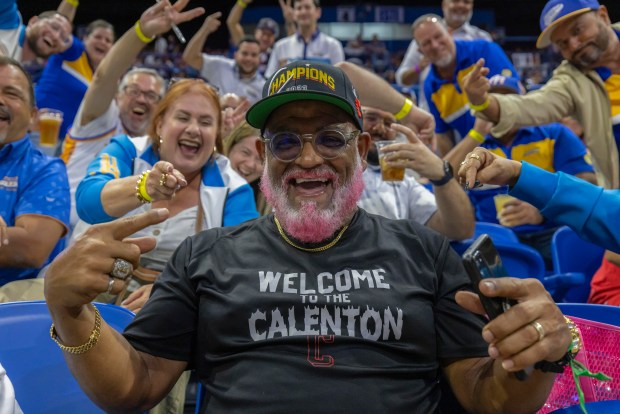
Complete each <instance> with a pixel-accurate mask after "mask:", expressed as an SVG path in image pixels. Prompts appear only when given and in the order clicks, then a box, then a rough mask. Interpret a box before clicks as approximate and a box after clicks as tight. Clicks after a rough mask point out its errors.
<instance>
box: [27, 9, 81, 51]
mask: <svg viewBox="0 0 620 414" xmlns="http://www.w3.org/2000/svg"><path fill="white" fill-rule="evenodd" d="M71 30H72V28H71V23H69V20H67V18H65V17H63V16H61V15H60V14H58V13H54V14H52V15H51V16H48V17H37V16H35V17H33V18H31V19H30V21H29V22H28V27H27V28H26V41H27V42H28V46H29V47H30V49H32V51H33V52H34V53H35V54H36V55H37V56H38V57H41V58H47V57H49V56H51V55H53V54H54V53H61V52H63V51H65V50H66V49H67V47H69V43H70V42H71Z"/></svg>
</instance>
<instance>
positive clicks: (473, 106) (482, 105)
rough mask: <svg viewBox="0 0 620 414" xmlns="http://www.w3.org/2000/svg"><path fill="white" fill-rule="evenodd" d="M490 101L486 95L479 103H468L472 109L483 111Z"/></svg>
mask: <svg viewBox="0 0 620 414" xmlns="http://www.w3.org/2000/svg"><path fill="white" fill-rule="evenodd" d="M490 103H491V101H490V100H489V98H488V97H487V99H486V100H485V101H484V102H482V103H481V104H480V105H474V104H473V103H471V102H470V103H469V108H470V109H473V110H474V111H484V110H485V109H487V108H488V107H489V104H490Z"/></svg>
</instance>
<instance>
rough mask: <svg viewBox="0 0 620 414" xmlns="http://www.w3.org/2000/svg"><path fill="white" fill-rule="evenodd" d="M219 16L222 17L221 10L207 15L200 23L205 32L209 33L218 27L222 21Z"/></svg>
mask: <svg viewBox="0 0 620 414" xmlns="http://www.w3.org/2000/svg"><path fill="white" fill-rule="evenodd" d="M221 17H222V12H215V13H213V14H210V15H208V16H207V18H206V19H205V21H204V23H203V24H202V28H203V30H204V31H205V32H206V33H207V34H211V33H213V32H215V31H216V30H217V29H219V28H220V25H221V24H222V22H220V18H221Z"/></svg>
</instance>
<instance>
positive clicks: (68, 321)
mask: <svg viewBox="0 0 620 414" xmlns="http://www.w3.org/2000/svg"><path fill="white" fill-rule="evenodd" d="M48 306H49V309H50V313H51V316H52V320H53V322H54V327H55V330H56V332H57V335H58V339H59V341H60V342H61V343H63V344H64V345H67V346H79V345H82V344H84V343H86V342H87V341H88V339H89V336H90V335H91V332H92V331H93V329H94V326H95V314H94V311H93V309H92V307H91V306H88V305H84V306H81V307H79V308H77V309H66V308H63V307H61V306H58V305H55V304H54V301H53V300H48ZM64 356H65V359H66V361H67V364H68V366H69V368H70V370H71V372H72V373H73V375H74V376H75V378H76V379H77V381H78V382H79V384H80V386H81V387H82V389H83V390H84V391H85V392H86V394H87V395H88V396H89V397H90V398H91V399H93V400H94V401H95V402H96V403H97V404H98V405H100V406H101V407H104V408H105V410H106V412H118V413H126V412H136V411H138V410H145V409H146V408H148V406H149V405H152V403H151V404H149V402H150V401H149V400H151V399H152V398H150V397H149V394H150V393H149V388H151V383H150V381H149V380H150V377H149V373H148V369H147V366H146V364H145V362H144V361H143V359H142V356H141V354H139V353H138V352H137V351H136V350H135V349H134V348H133V347H131V345H130V344H129V343H128V342H127V341H126V340H125V338H123V337H122V336H121V335H120V334H119V333H118V332H116V331H115V330H114V329H112V328H110V327H109V326H108V325H107V324H106V323H105V322H104V321H102V323H101V334H100V336H99V340H98V342H97V344H96V345H95V346H94V347H93V348H91V349H90V350H89V351H87V352H85V353H83V354H79V355H74V354H70V353H67V352H64ZM110 367H122V369H110Z"/></svg>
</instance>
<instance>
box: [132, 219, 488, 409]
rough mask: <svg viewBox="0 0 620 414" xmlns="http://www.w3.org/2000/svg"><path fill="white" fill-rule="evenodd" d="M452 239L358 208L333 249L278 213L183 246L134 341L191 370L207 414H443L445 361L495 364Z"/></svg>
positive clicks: (136, 326)
mask: <svg viewBox="0 0 620 414" xmlns="http://www.w3.org/2000/svg"><path fill="white" fill-rule="evenodd" d="M462 289H468V290H471V285H470V282H469V279H468V278H467V275H466V273H465V271H464V269H463V267H462V265H461V262H460V259H459V257H458V256H457V254H456V253H455V252H454V251H452V250H451V249H450V248H449V243H448V241H447V240H446V239H445V238H444V237H442V236H440V235H438V234H437V233H435V232H433V231H432V230H428V229H427V228H425V227H423V226H420V225H419V224H417V223H415V222H413V221H407V220H389V219H385V218H383V217H380V216H375V215H371V214H368V213H366V212H365V211H363V210H360V211H359V212H358V213H357V214H356V215H355V217H354V218H353V220H352V222H351V225H350V227H349V229H347V231H346V232H345V233H344V235H343V236H342V239H341V240H340V241H339V242H338V243H337V244H336V245H335V246H333V247H332V248H330V249H328V250H326V251H324V252H321V253H307V252H303V251H300V250H298V249H296V248H294V247H292V246H290V245H289V244H287V243H286V242H285V241H284V240H283V239H282V237H281V236H280V235H279V234H278V231H277V228H276V226H275V223H274V221H273V216H272V215H269V216H265V217H262V218H259V219H257V220H254V221H250V222H247V223H244V224H241V225H239V226H236V227H229V228H219V229H211V230H207V231H205V232H202V233H200V234H197V235H196V236H193V237H190V238H188V239H187V240H185V242H184V243H183V244H182V245H181V246H179V248H178V250H177V251H176V252H175V254H174V255H173V257H172V259H171V260H170V262H169V263H168V265H167V267H166V269H165V270H164V272H163V273H162V274H161V276H160V278H159V280H158V281H157V282H156V284H155V287H154V288H153V292H152V295H151V299H150V300H149V301H148V303H147V304H146V305H145V307H144V308H143V309H142V311H140V313H139V314H138V316H137V317H136V319H135V321H134V322H133V323H132V324H131V325H130V326H129V327H128V328H127V331H126V332H125V336H126V337H127V339H128V340H129V341H130V342H131V343H132V344H133V345H134V346H135V347H136V348H137V349H139V350H141V351H144V352H147V353H149V354H153V355H157V356H160V357H164V358H168V359H174V360H182V361H188V362H189V364H190V367H193V368H195V369H196V370H197V372H198V375H199V377H200V379H201V380H202V381H203V382H204V383H205V384H206V386H207V392H208V395H209V400H208V402H207V405H208V412H209V413H233V412H234V413H269V414H275V413H291V412H294V413H296V414H299V413H313V414H315V413H330V412H333V413H347V412H354V413H404V412H408V413H433V412H436V411H437V404H438V402H439V398H440V391H439V385H438V378H439V369H440V362H441V361H445V360H450V359H453V358H471V357H482V356H485V355H487V345H486V343H485V342H484V341H483V340H482V338H481V328H482V326H483V325H484V320H483V319H482V318H481V317H479V316H476V315H473V314H471V313H469V312H467V311H465V310H464V309H462V308H461V307H459V306H458V305H457V304H456V302H455V301H454V294H455V292H456V291H458V290H462Z"/></svg>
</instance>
